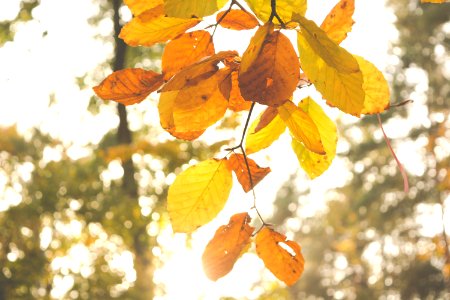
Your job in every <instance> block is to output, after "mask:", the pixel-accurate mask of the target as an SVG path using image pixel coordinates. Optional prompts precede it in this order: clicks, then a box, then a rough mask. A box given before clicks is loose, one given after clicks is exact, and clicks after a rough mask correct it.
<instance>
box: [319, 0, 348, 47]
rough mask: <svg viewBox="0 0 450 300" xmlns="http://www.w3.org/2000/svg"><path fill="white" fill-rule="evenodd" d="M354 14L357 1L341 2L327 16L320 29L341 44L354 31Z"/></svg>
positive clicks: (346, 0) (343, 0) (344, 0)
mask: <svg viewBox="0 0 450 300" xmlns="http://www.w3.org/2000/svg"><path fill="white" fill-rule="evenodd" d="M354 12H355V0H341V1H339V2H338V3H337V4H336V6H335V7H334V8H333V9H332V10H331V11H330V13H329V14H328V15H327V16H326V18H325V20H323V22H322V25H320V28H322V29H323V31H325V32H326V34H327V35H328V37H329V38H330V39H332V40H333V41H334V42H335V43H336V44H340V43H341V42H342V41H343V40H345V38H346V37H347V33H349V32H350V31H351V30H352V26H353V24H354V23H355V21H353V19H352V16H353V13H354Z"/></svg>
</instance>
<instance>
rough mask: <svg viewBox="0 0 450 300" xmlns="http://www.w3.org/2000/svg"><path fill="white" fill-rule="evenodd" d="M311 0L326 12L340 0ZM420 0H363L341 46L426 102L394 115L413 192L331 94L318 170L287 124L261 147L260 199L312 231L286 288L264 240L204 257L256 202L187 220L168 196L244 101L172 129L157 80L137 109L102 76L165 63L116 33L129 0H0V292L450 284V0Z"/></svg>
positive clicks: (399, 97)
mask: <svg viewBox="0 0 450 300" xmlns="http://www.w3.org/2000/svg"><path fill="white" fill-rule="evenodd" d="M310 2H314V3H310V4H309V6H310V10H309V12H308V14H309V15H308V16H309V17H310V18H312V19H314V20H315V21H316V22H318V23H320V22H321V21H322V19H323V18H324V17H325V15H326V14H327V13H328V11H329V10H330V9H331V8H332V7H333V6H334V4H336V2H337V1H331V3H330V1H326V0H317V1H310ZM418 2H419V1H418V0H387V1H386V2H384V1H361V0H360V1H356V14H355V17H354V19H355V21H356V24H355V25H354V28H353V31H352V33H350V34H349V37H348V39H347V40H346V41H345V43H344V44H343V45H344V46H345V47H346V48H348V49H350V51H351V52H353V53H356V54H359V55H362V56H364V57H365V58H367V59H368V60H370V61H372V62H374V63H375V64H376V65H377V66H378V67H379V68H380V69H381V70H383V72H384V74H385V76H386V78H387V79H388V81H389V82H390V85H391V88H392V90H391V93H392V97H391V103H399V102H402V101H403V100H407V99H412V100H414V103H410V104H408V105H404V106H400V107H395V108H392V109H390V110H389V111H387V112H385V113H383V114H382V119H383V123H384V126H385V129H386V131H387V134H388V135H389V136H390V138H391V139H392V144H393V147H394V149H395V151H396V152H397V154H398V156H399V158H400V160H401V161H402V162H403V163H404V166H405V169H406V171H407V173H408V176H409V182H410V186H411V188H410V191H409V192H408V193H404V192H403V182H402V177H401V175H400V174H399V170H398V168H397V166H396V164H395V161H394V160H393V158H392V156H391V154H390V152H389V149H388V148H387V146H386V144H385V142H384V140H383V136H382V133H381V130H380V128H379V126H378V124H377V120H376V117H375V116H366V117H363V118H362V119H356V118H354V117H351V116H346V115H343V114H340V113H338V112H336V110H335V109H331V108H326V110H327V112H328V113H329V114H330V115H332V116H333V118H334V119H335V120H336V121H337V122H338V128H339V139H340V140H339V144H338V155H337V158H336V159H335V161H334V162H333V165H332V166H331V168H330V170H329V171H327V173H326V174H324V175H323V176H322V177H321V178H319V179H317V180H314V181H311V180H309V179H308V178H307V177H306V175H305V174H304V173H303V172H302V171H301V170H300V168H299V167H298V165H296V163H293V162H296V158H295V156H294V155H293V154H290V153H287V152H290V150H289V149H288V148H289V146H288V141H287V140H283V139H281V140H280V141H279V142H278V143H277V145H273V146H271V148H270V149H268V151H267V152H265V153H262V154H258V155H256V156H255V157H256V158H255V159H257V161H258V163H260V165H262V166H267V165H270V167H271V168H272V170H273V172H272V173H271V174H270V175H268V176H267V178H266V179H264V181H263V182H261V183H260V186H258V187H257V189H256V193H257V197H258V207H260V211H261V212H262V214H263V215H264V217H265V219H266V221H268V222H270V223H273V224H276V228H277V230H278V231H280V232H284V233H286V234H287V236H288V237H289V238H290V239H293V240H295V241H297V242H299V243H300V244H301V245H302V247H303V254H304V257H305V260H306V266H305V272H304V274H303V276H302V278H301V279H300V280H299V281H298V283H297V284H295V285H294V286H292V287H289V288H287V287H286V286H285V285H284V284H282V283H280V282H279V281H277V280H276V279H275V277H273V276H272V275H271V274H270V272H268V271H267V270H265V269H264V266H263V264H262V262H261V261H259V260H258V258H257V257H256V255H255V252H254V249H250V251H249V253H247V254H244V255H243V257H242V258H241V259H240V260H239V261H238V263H237V264H236V265H235V267H234V269H233V271H232V272H231V273H230V274H229V275H228V276H226V277H225V278H223V279H220V280H219V281H218V282H216V283H213V282H211V281H209V280H207V279H206V278H205V276H204V275H203V273H202V267H201V254H202V251H203V248H204V246H205V245H206V243H207V242H208V240H209V239H210V238H211V237H212V235H213V233H214V231H215V229H216V228H217V227H218V226H219V225H221V224H224V223H226V222H227V220H228V218H229V217H230V215H231V214H233V213H236V212H238V211H246V210H247V209H248V208H249V207H250V206H251V196H249V195H246V194H244V193H243V192H242V191H241V190H240V189H239V188H233V191H232V195H231V197H230V200H229V201H228V202H229V203H228V204H227V206H226V208H225V209H224V211H223V212H222V213H221V214H220V215H219V217H218V218H217V219H216V220H214V221H213V222H212V223H210V224H208V225H206V226H204V228H201V229H200V230H198V231H197V232H196V233H194V234H192V235H184V234H176V235H174V234H173V233H172V230H171V228H170V222H169V220H168V216H167V212H166V203H165V201H166V195H167V188H168V186H169V185H170V184H171V183H172V182H173V180H174V178H175V175H176V174H177V173H179V172H180V171H181V170H182V169H183V168H186V166H187V165H188V164H193V163H195V162H196V161H199V160H204V159H207V158H211V157H214V156H217V157H220V155H222V156H223V153H222V154H220V150H221V148H223V147H224V146H227V145H228V146H229V145H232V144H233V143H234V142H233V141H235V140H237V139H239V138H240V134H241V131H242V124H241V125H239V122H240V121H241V119H242V118H243V117H245V115H242V116H241V115H238V116H234V115H231V114H229V115H227V117H226V118H225V120H224V121H223V122H221V123H220V124H218V125H217V126H216V127H215V128H214V129H208V131H207V132H206V133H205V135H204V136H202V137H201V138H200V139H199V140H198V141H195V142H190V143H187V142H183V141H177V140H174V139H173V138H171V137H170V135H168V134H167V133H165V132H164V131H163V130H162V129H161V127H160V125H159V118H158V112H157V97H156V96H154V95H152V96H150V97H149V99H147V100H145V101H143V102H142V103H140V104H139V105H135V106H132V107H127V109H125V108H124V107H123V106H120V105H119V106H118V105H117V104H116V103H113V102H104V101H101V100H99V99H98V98H96V97H95V96H94V94H93V92H92V87H93V86H95V85H97V84H99V83H100V82H101V80H103V79H104V78H105V77H106V76H107V75H108V74H110V73H111V72H112V71H113V70H118V69H122V68H124V67H142V68H147V69H152V70H159V67H160V60H159V57H160V55H161V52H162V50H163V45H161V46H155V47H152V48H142V47H137V48H130V47H127V46H125V45H124V44H123V43H122V42H121V40H119V39H117V33H118V32H119V30H120V26H121V25H122V24H124V22H126V21H128V20H129V19H130V18H131V14H130V12H129V11H128V10H127V8H126V7H124V6H123V4H122V1H119V0H77V1H70V0H2V1H1V2H0V104H1V108H0V299H2V300H3V299H8V300H9V299H450V253H449V251H450V247H449V243H450V238H449V234H450V193H449V191H450V119H449V110H450V98H449V96H450V84H449V82H450V60H449V52H448V50H449V45H450V19H449V16H450V4H449V3H446V4H440V5H438V4H420V3H418ZM210 23H213V21H211V22H210ZM221 34H222V35H221ZM246 35H247V36H248V37H250V36H251V35H252V32H249V33H246ZM238 41H241V40H239V39H236V38H232V37H231V35H230V33H228V32H226V30H219V31H218V32H217V33H216V37H215V43H216V50H222V49H227V50H228V49H237V50H239V51H240V52H241V53H242V51H243V50H244V49H245V48H246V46H247V44H246V42H245V43H242V42H238ZM312 93H314V92H313V91H312ZM322 102H323V101H322ZM235 126H238V128H237V129H236V130H232V129H233V128H234V127H235ZM235 186H237V185H235Z"/></svg>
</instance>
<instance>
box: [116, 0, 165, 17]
mask: <svg viewBox="0 0 450 300" xmlns="http://www.w3.org/2000/svg"><path fill="white" fill-rule="evenodd" d="M124 3H125V4H126V6H128V8H129V9H130V10H131V12H132V13H133V15H135V16H138V15H140V14H141V13H143V12H144V11H146V10H149V9H152V8H154V7H157V6H158V5H161V4H163V0H145V1H143V0H124Z"/></svg>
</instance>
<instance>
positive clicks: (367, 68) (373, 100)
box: [355, 55, 390, 114]
mask: <svg viewBox="0 0 450 300" xmlns="http://www.w3.org/2000/svg"><path fill="white" fill-rule="evenodd" d="M355 58H356V60H357V61H358V64H359V67H360V68H361V72H362V74H363V80H364V82H363V89H364V93H365V98H364V107H363V109H362V111H361V113H363V114H377V113H381V112H383V111H385V110H386V109H387V108H389V98H390V92H389V85H388V83H387V81H386V79H385V78H384V76H383V73H381V71H380V70H378V69H377V67H375V66H374V65H373V64H372V63H371V62H369V61H367V60H365V59H364V58H362V57H360V56H357V55H355Z"/></svg>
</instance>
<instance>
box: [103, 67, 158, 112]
mask: <svg viewBox="0 0 450 300" xmlns="http://www.w3.org/2000/svg"><path fill="white" fill-rule="evenodd" d="M162 83H163V78H162V75H161V74H158V73H155V72H153V71H150V70H148V71H147V70H143V69H123V70H120V71H116V72H114V73H112V74H110V75H109V76H108V77H106V78H105V79H104V80H103V81H102V82H101V83H100V84H99V85H98V86H96V87H94V92H95V93H96V94H97V96H99V97H100V98H102V99H103V100H113V101H116V102H119V103H122V104H124V105H131V104H135V103H139V102H141V101H142V100H144V99H145V98H147V96H148V95H150V93H152V92H153V91H156V90H157V89H158V88H159V87H160V86H161V84H162Z"/></svg>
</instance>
